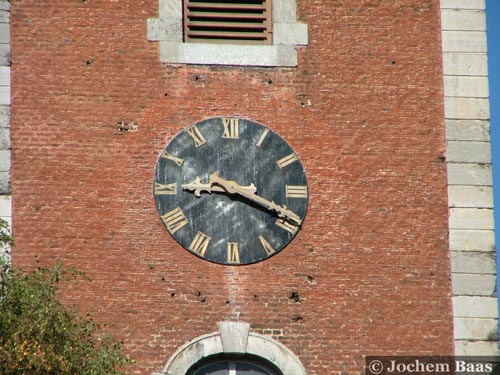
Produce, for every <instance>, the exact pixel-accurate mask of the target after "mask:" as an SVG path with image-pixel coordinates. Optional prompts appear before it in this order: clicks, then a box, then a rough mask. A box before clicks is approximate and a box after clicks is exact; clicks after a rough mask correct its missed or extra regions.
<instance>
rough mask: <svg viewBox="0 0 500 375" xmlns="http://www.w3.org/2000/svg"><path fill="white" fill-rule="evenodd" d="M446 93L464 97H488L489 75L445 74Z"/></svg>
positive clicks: (451, 95)
mask: <svg viewBox="0 0 500 375" xmlns="http://www.w3.org/2000/svg"><path fill="white" fill-rule="evenodd" d="M444 95H445V96H450V97H462V98H488V96H489V92H488V77H471V76H445V77H444Z"/></svg>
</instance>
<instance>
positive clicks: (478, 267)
mask: <svg viewBox="0 0 500 375" xmlns="http://www.w3.org/2000/svg"><path fill="white" fill-rule="evenodd" d="M495 259H496V257H495V253H494V252H490V253H486V252H471V251H452V252H451V272H454V273H477V274H490V275H496V262H495Z"/></svg>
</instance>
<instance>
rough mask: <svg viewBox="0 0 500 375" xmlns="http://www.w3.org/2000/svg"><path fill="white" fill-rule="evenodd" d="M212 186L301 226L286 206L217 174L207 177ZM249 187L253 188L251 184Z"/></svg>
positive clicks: (300, 221)
mask: <svg viewBox="0 0 500 375" xmlns="http://www.w3.org/2000/svg"><path fill="white" fill-rule="evenodd" d="M212 184H217V185H220V186H222V187H223V188H224V190H225V191H227V192H228V193H229V194H238V195H240V196H242V197H244V198H246V199H248V200H250V201H252V202H254V203H257V204H258V205H260V206H262V207H264V208H266V209H268V210H271V211H274V212H276V213H277V214H278V216H279V217H280V218H282V219H286V220H291V221H293V222H294V223H296V224H297V225H301V224H302V219H301V218H300V217H299V216H298V215H297V214H296V213H295V212H293V211H291V210H289V209H288V208H286V206H280V205H278V204H276V203H275V202H273V201H269V200H267V199H266V198H263V197H261V196H260V195H257V194H256V193H255V191H253V192H252V191H249V190H248V189H246V188H245V187H244V186H241V185H239V184H238V183H237V182H235V181H230V180H226V179H224V178H221V177H219V175H218V173H217V172H214V173H212V174H210V176H209V177H208V184H207V185H212ZM251 186H253V184H252V185H251ZM195 194H196V193H195Z"/></svg>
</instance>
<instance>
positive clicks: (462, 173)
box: [447, 163, 493, 186]
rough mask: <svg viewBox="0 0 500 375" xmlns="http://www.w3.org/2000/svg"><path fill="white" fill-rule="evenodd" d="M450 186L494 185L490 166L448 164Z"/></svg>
mask: <svg viewBox="0 0 500 375" xmlns="http://www.w3.org/2000/svg"><path fill="white" fill-rule="evenodd" d="M447 169H448V184H449V185H482V186H491V185H492V184H493V179H492V173H491V165H490V164H472V163H448V164H447Z"/></svg>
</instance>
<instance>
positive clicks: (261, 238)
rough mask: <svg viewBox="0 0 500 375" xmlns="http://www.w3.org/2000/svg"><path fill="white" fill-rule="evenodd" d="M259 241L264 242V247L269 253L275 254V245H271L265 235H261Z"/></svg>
mask: <svg viewBox="0 0 500 375" xmlns="http://www.w3.org/2000/svg"><path fill="white" fill-rule="evenodd" d="M259 241H260V243H261V244H262V247H263V248H264V250H265V251H266V254H267V255H271V254H273V253H274V252H275V251H276V250H274V249H273V247H272V246H271V244H270V243H269V242H267V240H266V239H265V238H264V236H259Z"/></svg>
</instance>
